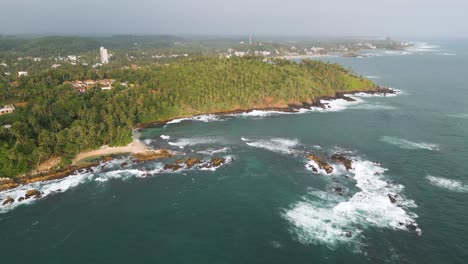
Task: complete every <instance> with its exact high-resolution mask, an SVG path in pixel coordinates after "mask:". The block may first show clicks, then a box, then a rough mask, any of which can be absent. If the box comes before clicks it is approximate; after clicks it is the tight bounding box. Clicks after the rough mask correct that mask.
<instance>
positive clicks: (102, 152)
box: [0, 86, 397, 192]
mask: <svg viewBox="0 0 468 264" xmlns="http://www.w3.org/2000/svg"><path fill="white" fill-rule="evenodd" d="M358 93H366V94H387V93H388V94H395V93H397V91H396V90H394V89H391V88H387V87H381V86H376V87H373V88H369V89H366V90H355V91H337V92H335V95H334V96H322V97H317V98H316V99H315V100H314V101H313V102H312V103H303V104H290V105H287V106H285V107H264V108H261V107H259V108H249V109H234V110H230V111H229V110H228V111H220V112H211V113H200V114H197V115H187V116H180V117H176V118H172V119H168V120H163V121H156V122H150V123H145V124H139V125H137V126H136V129H143V128H147V127H155V126H159V125H165V124H167V123H168V122H170V121H173V120H176V119H181V118H190V117H195V116H198V115H207V114H211V115H217V116H222V115H229V114H239V113H248V112H251V111H255V110H261V111H278V112H284V113H291V112H298V110H299V109H304V108H311V107H319V108H326V107H327V106H326V104H323V103H321V100H337V99H343V100H346V101H354V99H353V98H351V97H348V96H347V95H353V94H358ZM139 136H140V135H139V133H134V135H133V141H132V142H131V143H130V144H128V145H127V146H121V147H104V148H100V149H97V150H90V151H84V152H81V153H79V154H78V155H76V156H75V158H74V159H73V160H72V164H71V165H68V166H65V167H64V168H60V169H55V170H54V169H52V170H49V171H45V172H40V173H35V174H32V173H29V174H28V175H27V176H22V177H16V178H11V179H3V180H2V179H0V192H1V191H6V190H10V189H14V188H16V187H18V186H20V185H25V184H29V183H33V182H43V181H50V180H56V179H62V178H65V177H67V176H70V175H73V174H74V173H75V172H77V171H82V170H91V171H92V169H91V167H94V166H97V165H98V164H99V161H94V162H90V163H84V164H80V162H81V161H83V160H85V159H87V158H91V157H96V158H98V160H106V159H109V158H110V159H111V156H112V155H115V154H125V153H129V154H132V155H133V157H134V158H136V159H137V160H139V161H146V160H152V159H160V158H165V157H171V156H173V155H174V152H171V151H169V150H153V149H150V148H148V146H146V145H145V144H144V143H143V142H141V141H140V140H139Z"/></svg>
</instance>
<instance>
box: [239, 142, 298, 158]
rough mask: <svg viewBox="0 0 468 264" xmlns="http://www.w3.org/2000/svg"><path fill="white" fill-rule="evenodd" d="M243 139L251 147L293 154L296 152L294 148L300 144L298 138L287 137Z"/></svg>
mask: <svg viewBox="0 0 468 264" xmlns="http://www.w3.org/2000/svg"><path fill="white" fill-rule="evenodd" d="M242 140H243V141H244V142H246V144H247V145H249V146H251V147H255V148H262V149H266V150H270V151H273V152H277V153H283V154H292V153H294V152H296V151H295V150H294V147H296V146H297V145H298V144H299V141H298V140H297V139H287V138H272V139H267V140H264V139H262V140H256V141H252V140H249V139H246V138H242Z"/></svg>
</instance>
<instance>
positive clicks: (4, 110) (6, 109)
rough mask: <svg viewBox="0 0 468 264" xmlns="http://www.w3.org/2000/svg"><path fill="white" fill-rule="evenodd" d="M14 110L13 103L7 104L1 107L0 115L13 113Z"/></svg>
mask: <svg viewBox="0 0 468 264" xmlns="http://www.w3.org/2000/svg"><path fill="white" fill-rule="evenodd" d="M14 111H15V107H14V106H13V105H5V106H2V107H1V108H0V115H4V114H11V113H13V112H14Z"/></svg>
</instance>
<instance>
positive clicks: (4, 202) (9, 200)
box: [2, 197, 15, 205]
mask: <svg viewBox="0 0 468 264" xmlns="http://www.w3.org/2000/svg"><path fill="white" fill-rule="evenodd" d="M14 202H15V199H13V198H11V197H8V198H6V199H5V200H4V201H3V203H2V205H7V204H11V203H14Z"/></svg>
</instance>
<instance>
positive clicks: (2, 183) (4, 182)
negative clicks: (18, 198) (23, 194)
mask: <svg viewBox="0 0 468 264" xmlns="http://www.w3.org/2000/svg"><path fill="white" fill-rule="evenodd" d="M18 186H19V184H18V183H17V182H15V181H14V180H13V179H9V178H1V179H0V192H1V191H5V190H9V189H14V188H16V187H18Z"/></svg>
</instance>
